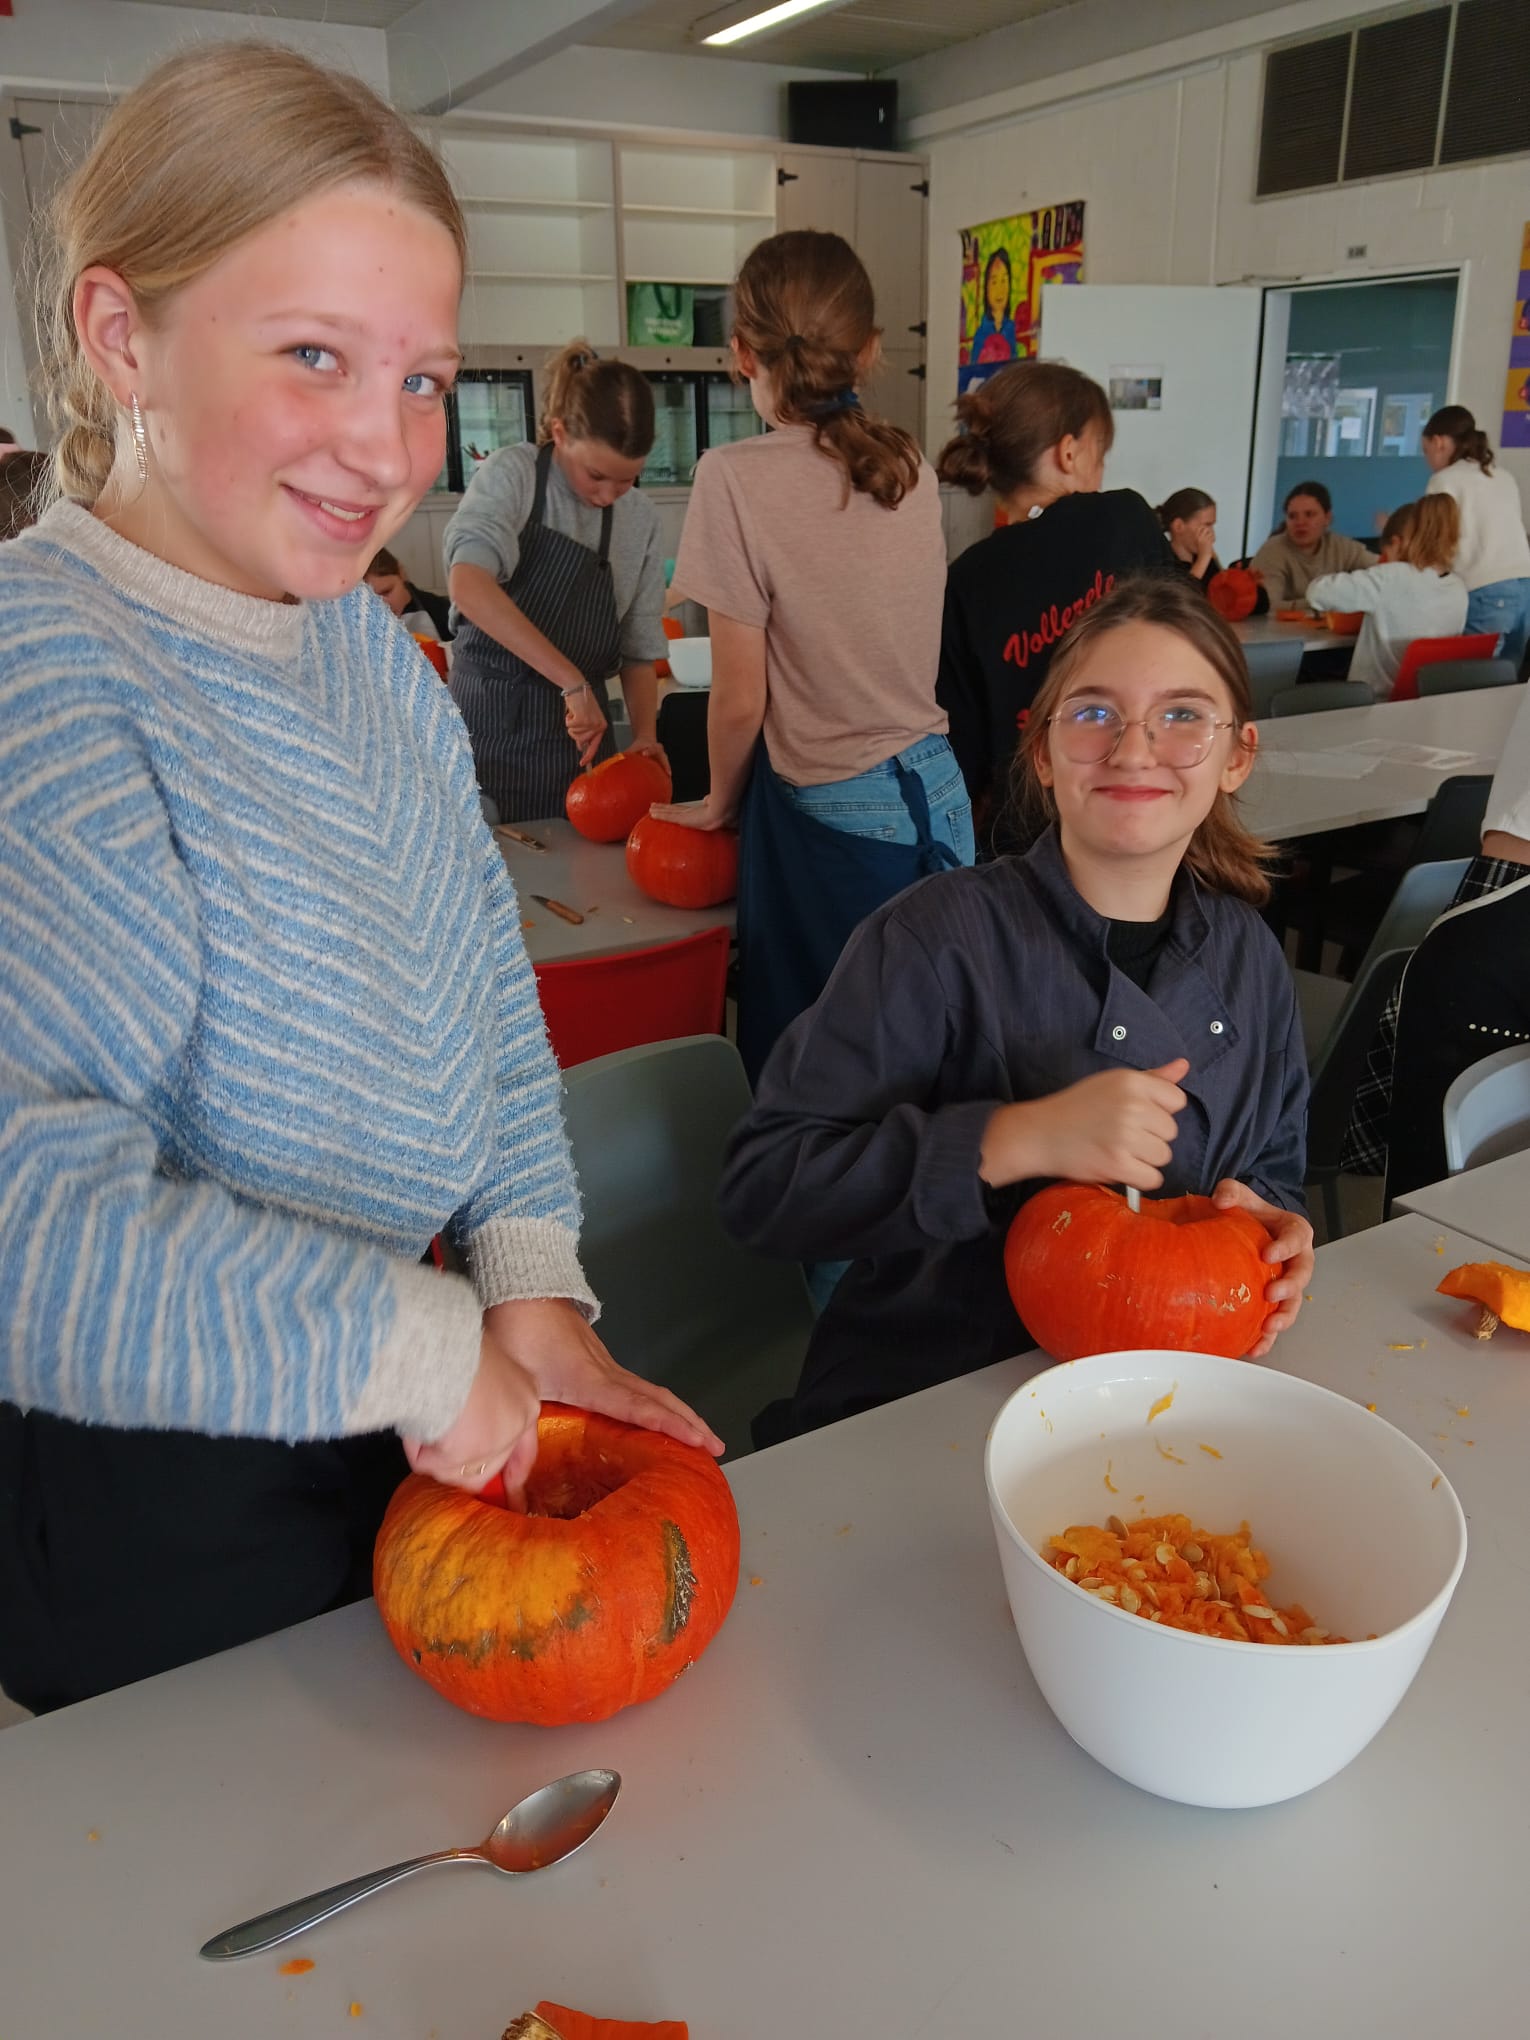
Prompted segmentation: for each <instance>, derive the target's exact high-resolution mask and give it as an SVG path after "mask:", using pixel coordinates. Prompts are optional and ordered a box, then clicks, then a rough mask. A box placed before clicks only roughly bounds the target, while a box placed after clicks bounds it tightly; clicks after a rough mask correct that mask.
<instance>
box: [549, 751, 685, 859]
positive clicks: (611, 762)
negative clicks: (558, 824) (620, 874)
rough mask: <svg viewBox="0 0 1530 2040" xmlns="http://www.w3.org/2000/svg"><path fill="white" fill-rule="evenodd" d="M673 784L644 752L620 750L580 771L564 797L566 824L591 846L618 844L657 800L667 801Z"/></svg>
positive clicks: (655, 761)
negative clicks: (612, 756)
mask: <svg viewBox="0 0 1530 2040" xmlns="http://www.w3.org/2000/svg"><path fill="white" fill-rule="evenodd" d="M672 786H673V782H672V781H671V779H670V776H669V773H668V771H667V769H666V768H665V767H664V766H663V765H661V764H660V763H659V761H658V759H657V758H650V757H649V755H648V753H647V752H646V751H623V752H622V753H621V754H620V755H619V756H618V757H615V758H607V759H606V760H605V761H604V762H603V763H602V764H599V765H596V766H593V767H592V768H591V770H590V771H588V772H581V773H580V774H579V776H578V777H577V778H576V779H575V780H573V781H572V782H571V784H570V786H569V789H568V792H567V793H566V794H565V795H564V797H563V811H564V813H565V814H566V815H567V816H568V818H569V821H570V822H571V823H572V824H573V826H574V827H575V828H576V829H577V830H578V831H579V833H580V835H581V836H585V837H587V838H588V839H589V841H590V842H592V843H620V842H622V841H623V840H624V839H625V838H626V837H627V836H628V835H630V834H631V832H632V828H633V825H634V824H635V823H636V822H638V821H639V820H640V819H641V818H642V817H643V816H644V815H646V814H647V812H648V810H649V808H650V807H652V805H653V803H654V802H655V801H656V800H668V799H669V796H670V793H671V791H672Z"/></svg>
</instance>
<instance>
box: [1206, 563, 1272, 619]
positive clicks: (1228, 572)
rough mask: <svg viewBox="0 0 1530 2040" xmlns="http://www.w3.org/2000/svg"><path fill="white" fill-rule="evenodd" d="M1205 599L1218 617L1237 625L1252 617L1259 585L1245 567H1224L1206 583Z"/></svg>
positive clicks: (1257, 598)
mask: <svg viewBox="0 0 1530 2040" xmlns="http://www.w3.org/2000/svg"><path fill="white" fill-rule="evenodd" d="M1206 597H1207V600H1208V601H1209V602H1210V604H1211V606H1212V608H1213V609H1214V610H1215V611H1216V612H1217V615H1218V616H1225V617H1226V619H1227V621H1228V622H1229V623H1238V622H1241V620H1242V619H1243V618H1244V617H1245V616H1252V615H1253V613H1254V607H1255V604H1256V603H1257V602H1258V600H1259V583H1258V582H1257V581H1256V580H1255V579H1254V576H1253V575H1252V574H1251V573H1250V572H1249V570H1248V568H1247V567H1224V568H1223V569H1222V571H1221V573H1219V574H1213V575H1212V577H1211V579H1210V580H1209V581H1208V582H1207V584H1206Z"/></svg>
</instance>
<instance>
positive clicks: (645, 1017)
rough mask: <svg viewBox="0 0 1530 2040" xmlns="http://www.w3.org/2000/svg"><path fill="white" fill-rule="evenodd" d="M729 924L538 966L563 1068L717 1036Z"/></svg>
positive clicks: (549, 1027)
mask: <svg viewBox="0 0 1530 2040" xmlns="http://www.w3.org/2000/svg"><path fill="white" fill-rule="evenodd" d="M732 941H733V938H732V934H731V932H730V931H729V930H728V929H727V928H703V929H702V930H701V932H700V934H699V935H684V936H682V937H681V938H680V940H679V941H678V942H660V943H657V944H656V945H655V946H654V947H653V948H651V949H624V950H619V951H618V952H617V954H616V955H614V956H573V957H568V958H565V959H564V960H562V961H560V962H557V963H539V964H538V965H537V966H536V974H537V994H538V996H539V997H540V999H541V1001H542V1014H543V1017H544V1018H545V1020H546V1022H547V1033H548V1038H549V1040H550V1041H551V1042H552V1046H553V1054H554V1055H555V1056H556V1057H557V1058H558V1061H559V1062H560V1063H561V1065H562V1066H563V1068H564V1069H571V1068H572V1067H573V1066H574V1064H575V1063H583V1062H589V1061H591V1060H592V1059H593V1058H594V1057H595V1056H598V1055H610V1054H612V1053H613V1052H614V1051H615V1050H617V1049H620V1048H634V1047H637V1046H638V1045H639V1044H640V1043H642V1042H645V1041H673V1040H675V1039H676V1038H677V1036H680V1035H684V1034H721V1033H722V1030H723V1017H724V1013H725V1011H726V1006H727V980H728V951H729V949H730V948H731V946H732Z"/></svg>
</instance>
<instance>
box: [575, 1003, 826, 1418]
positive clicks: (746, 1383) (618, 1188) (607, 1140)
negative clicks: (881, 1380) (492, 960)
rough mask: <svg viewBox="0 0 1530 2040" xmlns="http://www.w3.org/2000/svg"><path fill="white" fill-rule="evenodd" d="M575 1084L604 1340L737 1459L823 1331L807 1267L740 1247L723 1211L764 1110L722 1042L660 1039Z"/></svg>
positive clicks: (588, 1239) (585, 1245) (579, 1159)
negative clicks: (729, 1167) (739, 1154)
mask: <svg viewBox="0 0 1530 2040" xmlns="http://www.w3.org/2000/svg"><path fill="white" fill-rule="evenodd" d="M564 1085H565V1103H564V1112H565V1117H566V1119H567V1123H568V1131H569V1139H570V1141H571V1143H572V1145H573V1150H574V1164H575V1167H576V1168H577V1169H578V1172H579V1184H580V1188H581V1190H582V1192H583V1195H584V1231H583V1235H582V1238H581V1242H580V1258H581V1260H582V1261H583V1263H584V1268H585V1272H586V1274H587V1275H588V1276H589V1278H590V1286H591V1287H592V1288H593V1289H594V1291H595V1294H596V1295H597V1296H598V1297H599V1298H600V1301H601V1316H600V1322H599V1327H598V1329H599V1331H600V1335H601V1337H602V1338H603V1339H604V1340H605V1342H606V1344H607V1345H608V1346H609V1347H610V1349H611V1351H612V1353H613V1354H614V1355H615V1356H616V1358H617V1359H618V1360H619V1361H620V1362H621V1363H622V1365H623V1366H624V1367H630V1368H631V1369H632V1371H633V1372H634V1373H635V1374H641V1375H643V1376H644V1377H645V1379H647V1380H649V1381H658V1382H662V1383H663V1384H664V1386H665V1387H666V1388H671V1389H673V1390H674V1392H675V1394H676V1395H678V1396H682V1397H683V1398H684V1399H685V1401H686V1402H688V1403H690V1404H691V1406H692V1407H693V1408H694V1409H696V1410H697V1411H699V1413H700V1414H701V1415H702V1416H704V1417H705V1418H706V1420H707V1422H708V1423H709V1424H710V1425H711V1426H712V1428H713V1430H714V1431H716V1432H717V1433H718V1434H719V1435H720V1436H721V1437H722V1438H723V1439H724V1440H726V1442H727V1447H728V1457H729V1458H730V1459H736V1458H738V1457H739V1456H740V1455H741V1454H743V1453H746V1452H748V1451H749V1449H750V1438H749V1422H750V1419H751V1418H752V1417H753V1416H754V1415H755V1414H756V1412H757V1411H759V1410H760V1409H762V1408H763V1407H764V1406H765V1404H766V1403H768V1402H773V1401H774V1400H775V1399H776V1398H777V1397H778V1396H785V1395H790V1394H791V1393H792V1391H793V1389H795V1387H796V1386H797V1377H798V1375H799V1374H800V1373H801V1371H802V1361H803V1356H804V1354H805V1353H806V1351H807V1342H808V1334H809V1332H810V1331H811V1330H812V1327H813V1308H812V1303H811V1300H810V1299H809V1296H808V1290H807V1284H806V1282H805V1281H804V1280H803V1277H802V1271H801V1269H800V1267H798V1265H797V1264H796V1262H793V1261H771V1260H766V1259H764V1258H762V1257H761V1256H759V1255H756V1254H752V1253H750V1252H749V1251H748V1250H747V1249H746V1248H744V1247H740V1246H738V1245H736V1244H735V1243H734V1242H733V1241H732V1240H731V1239H729V1237H728V1235H727V1234H726V1233H725V1232H724V1231H723V1227H722V1222H721V1220H720V1219H719V1218H718V1216H717V1183H718V1178H719V1176H720V1174H721V1171H722V1157H723V1147H724V1144H725V1142H726V1141H727V1138H728V1135H729V1133H730V1132H731V1131H732V1129H733V1127H734V1126H735V1125H737V1123H738V1121H739V1120H740V1119H742V1117H743V1116H744V1114H745V1113H746V1112H747V1111H748V1109H749V1105H750V1095H749V1083H748V1079H747V1078H746V1077H745V1075H744V1066H743V1064H742V1063H741V1062H740V1061H739V1055H738V1050H737V1049H736V1048H735V1047H734V1046H733V1044H732V1042H730V1041H724V1040H723V1039H722V1038H721V1037H720V1036H718V1035H715V1034H698V1035H689V1036H687V1037H686V1038H684V1039H683V1040H680V1041H655V1042H650V1043H648V1044H646V1045H645V1046H643V1047H641V1048H624V1049H620V1050H618V1052H617V1053H616V1054H615V1055H603V1056H601V1057H599V1058H598V1059H597V1060H596V1061H594V1062H587V1063H578V1064H576V1065H575V1066H574V1068H572V1069H570V1070H568V1071H567V1072H565V1075H564Z"/></svg>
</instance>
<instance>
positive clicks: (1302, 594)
mask: <svg viewBox="0 0 1530 2040" xmlns="http://www.w3.org/2000/svg"><path fill="white" fill-rule="evenodd" d="M1284 510H1285V519H1284V522H1283V523H1282V525H1281V528H1280V530H1279V531H1277V532H1275V533H1274V534H1273V536H1271V537H1269V538H1267V539H1266V540H1265V542H1264V544H1263V545H1262V546H1260V548H1259V550H1258V552H1256V553H1255V554H1254V557H1253V559H1252V560H1251V561H1250V562H1249V565H1250V566H1251V567H1252V568H1253V570H1254V572H1255V573H1256V574H1257V575H1258V576H1259V577H1260V580H1261V581H1262V582H1263V587H1262V589H1261V591H1260V593H1261V596H1262V598H1263V599H1262V600H1261V602H1260V604H1259V607H1260V609H1261V610H1262V609H1265V608H1270V609H1292V608H1295V607H1296V606H1297V605H1298V604H1300V603H1303V602H1305V601H1306V600H1307V591H1308V589H1309V588H1310V587H1311V585H1312V583H1313V582H1314V581H1315V580H1317V579H1318V577H1319V576H1320V575H1322V574H1346V573H1352V572H1353V571H1354V570H1355V569H1356V568H1358V567H1373V566H1375V564H1376V555H1375V554H1374V553H1373V552H1370V551H1368V550H1367V549H1366V547H1365V546H1363V545H1361V544H1360V543H1359V541H1358V540H1357V539H1353V538H1346V537H1345V536H1344V534H1343V532H1342V531H1335V530H1334V528H1333V498H1332V496H1330V495H1329V493H1328V491H1327V489H1326V488H1325V487H1324V486H1323V484H1322V483H1321V482H1298V483H1297V484H1296V487H1295V488H1294V489H1292V490H1291V491H1290V492H1289V494H1288V495H1287V497H1286V500H1285V505H1284Z"/></svg>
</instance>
